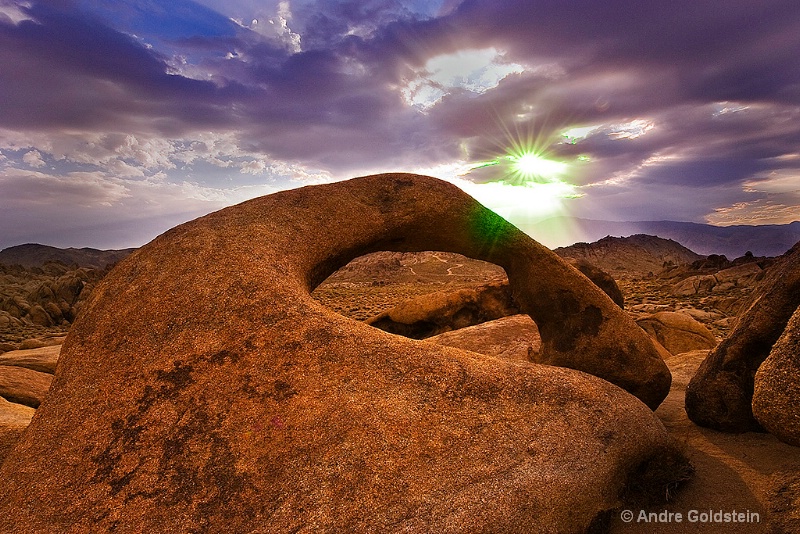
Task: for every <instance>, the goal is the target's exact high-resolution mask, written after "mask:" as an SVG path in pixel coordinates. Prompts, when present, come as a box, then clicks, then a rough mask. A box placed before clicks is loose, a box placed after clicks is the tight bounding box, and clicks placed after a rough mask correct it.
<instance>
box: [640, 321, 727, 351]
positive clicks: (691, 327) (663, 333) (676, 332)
mask: <svg viewBox="0 0 800 534" xmlns="http://www.w3.org/2000/svg"><path fill="white" fill-rule="evenodd" d="M636 324H638V325H639V326H641V327H642V328H643V329H644V331H645V332H647V333H648V334H650V335H651V336H652V337H653V338H654V339H655V340H656V341H658V342H659V343H660V344H661V345H662V346H663V347H664V348H665V349H667V350H668V351H669V352H670V353H671V354H681V353H683V352H689V351H693V350H702V349H711V348H714V347H715V346H716V345H717V340H716V339H715V338H714V334H712V333H711V331H710V330H709V329H708V328H706V327H705V326H703V324H702V323H700V322H699V321H696V320H695V319H693V318H692V317H691V316H689V315H688V314H685V313H680V312H668V311H663V312H658V313H654V314H652V315H646V316H644V317H641V318H639V319H636Z"/></svg>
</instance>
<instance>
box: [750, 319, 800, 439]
mask: <svg viewBox="0 0 800 534" xmlns="http://www.w3.org/2000/svg"><path fill="white" fill-rule="evenodd" d="M753 415H754V416H755V418H756V420H757V421H758V422H759V423H761V425H762V426H763V427H764V428H766V429H767V431H768V432H769V433H771V434H774V435H775V436H776V437H777V438H778V439H780V440H781V441H783V442H785V443H788V444H790V445H795V446H798V447H800V307H798V308H797V310H795V312H794V315H792V318H791V319H790V320H789V323H788V324H787V325H786V330H784V332H783V335H782V336H781V337H780V338H779V339H778V342H777V343H775V346H774V347H772V351H771V352H770V353H769V356H768V357H767V359H766V360H764V363H762V364H761V366H760V367H759V368H758V372H757V373H756V376H755V381H754V392H753Z"/></svg>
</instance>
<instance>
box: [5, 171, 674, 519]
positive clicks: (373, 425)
mask: <svg viewBox="0 0 800 534" xmlns="http://www.w3.org/2000/svg"><path fill="white" fill-rule="evenodd" d="M343 221H346V227H347V231H346V232H343V231H342V228H343ZM378 249H389V250H412V251H413V250H421V249H433V250H444V251H453V252H460V253H463V254H465V255H468V256H470V257H477V258H480V259H485V260H487V261H491V262H493V263H497V264H499V265H501V266H503V267H504V268H505V270H506V272H508V274H509V279H510V281H511V285H512V288H514V295H515V300H516V301H517V302H519V303H520V306H521V308H522V309H523V310H524V311H525V312H526V313H528V314H529V315H531V316H532V317H533V319H534V320H535V321H536V323H537V325H538V326H539V330H540V333H541V337H542V352H543V353H545V354H549V355H550V358H551V359H552V360H553V361H554V362H562V363H569V364H572V365H574V366H577V365H580V366H581V367H583V368H585V369H586V370H587V371H592V372H596V373H598V374H601V375H605V376H608V377H609V378H610V379H614V380H617V382H619V383H621V384H622V385H624V386H626V387H628V388H629V389H631V390H632V391H633V392H635V393H637V394H638V395H639V396H640V397H642V398H644V399H645V400H646V401H647V402H648V403H649V404H650V405H651V406H655V405H657V404H658V403H659V402H660V400H661V399H662V398H663V396H664V395H665V394H666V390H665V388H666V389H668V387H669V375H668V374H663V373H662V371H661V368H662V367H661V366H663V361H662V360H661V359H660V358H658V357H657V355H656V354H655V350H654V349H653V347H652V344H651V342H650V340H649V338H648V337H647V335H646V334H645V333H644V332H643V331H641V329H639V328H636V327H635V325H634V323H633V322H632V320H630V319H629V318H628V317H627V316H626V315H625V313H624V312H623V311H622V310H620V309H619V307H617V306H616V305H614V304H613V303H612V302H611V301H610V299H608V297H606V296H605V295H604V294H603V293H602V291H600V290H599V289H597V288H596V287H595V286H594V285H593V284H591V283H590V282H589V280H588V279H586V278H585V277H583V276H582V275H580V274H578V273H577V272H576V271H575V270H574V269H573V268H571V267H570V266H568V265H567V264H566V263H564V262H563V261H562V260H561V259H559V258H557V257H556V256H555V255H554V254H552V253H551V252H550V251H548V250H547V249H545V248H544V247H542V246H540V245H538V244H537V243H535V242H533V241H532V240H531V239H530V238H528V237H527V236H525V235H524V234H523V233H522V232H520V231H518V230H517V229H515V228H514V227H512V226H511V225H509V224H508V223H506V222H505V221H504V220H503V219H502V218H501V217H499V216H497V215H495V214H493V213H492V212H490V211H488V210H486V209H485V208H483V207H482V206H480V205H479V204H478V203H476V202H475V201H474V200H472V199H471V198H470V197H468V196H466V195H465V194H464V193H462V192H461V191H460V190H459V189H457V188H456V187H454V186H452V185H450V184H447V183H445V182H441V181H439V180H435V179H432V178H426V177H419V176H414V175H381V176H373V177H365V178H360V179H355V180H351V181H348V182H341V183H335V184H329V185H324V186H315V187H306V188H301V189H296V190H291V191H284V192H280V193H277V194H274V195H270V196H267V197H262V198H259V199H254V200H251V201H248V202H245V203H243V204H240V205H238V206H234V207H231V208H227V209H224V210H221V211H219V212H216V213H214V214H211V215H208V216H206V217H203V218H200V219H197V220H195V221H192V222H190V223H187V224H184V225H181V226H179V227H177V228H175V229H173V230H170V231H169V232H167V233H165V234H164V235H162V236H160V237H159V238H157V239H156V240H154V241H153V242H151V243H150V244H148V245H146V246H145V247H143V248H141V249H139V251H137V252H136V253H134V255H132V256H131V257H129V258H128V259H126V260H124V261H123V262H121V263H120V264H119V265H118V266H117V268H116V269H114V270H113V271H112V272H111V273H110V274H109V275H108V276H107V277H106V278H105V279H104V280H103V282H101V284H100V285H99V286H98V287H97V289H96V290H95V291H94V292H93V293H92V296H91V297H90V300H89V302H88V307H87V309H86V310H85V312H84V313H82V315H81V316H80V317H79V319H78V320H77V322H76V324H75V325H74V326H73V328H72V329H71V331H70V334H69V336H68V337H67V340H66V342H65V344H64V347H63V350H62V355H61V361H60V362H59V365H58V369H57V374H56V378H55V381H54V383H53V387H52V389H51V391H50V392H49V394H48V397H47V401H46V402H44V403H43V404H42V406H41V407H40V408H39V411H38V412H37V414H36V417H34V419H33V421H32V423H31V425H30V426H29V427H28V429H27V430H26V432H25V433H24V434H23V436H22V438H21V439H20V441H19V442H18V444H17V445H16V447H15V448H14V449H13V450H12V451H11V453H10V454H9V455H8V456H7V457H6V460H5V462H4V463H3V465H2V467H0V495H3V497H2V499H0V532H4V533H7V532H20V531H22V532H59V531H60V532H64V531H74V532H79V531H80V532H86V531H110V530H114V531H115V532H119V533H124V532H192V531H196V532H199V531H204V532H222V531H224V532H231V533H239V532H252V531H254V530H271V531H276V532H287V531H293V530H294V531H297V530H308V531H341V532H364V531H404V532H438V531H448V532H459V531H463V532H476V531H489V530H491V531H494V532H520V531H525V532H548V531H549V532H555V531H559V532H584V531H586V530H588V529H589V528H594V527H596V526H597V525H598V521H602V520H604V519H605V518H607V517H608V511H609V510H611V509H613V508H615V507H617V506H619V504H620V502H619V495H620V492H621V490H622V488H623V487H626V486H627V487H630V486H631V485H635V483H636V482H637V480H635V478H636V477H637V475H641V474H642V473H647V472H652V471H657V470H658V467H659V465H660V463H661V462H663V461H664V458H665V457H666V456H668V455H665V454H664V453H665V450H671V449H670V445H669V442H668V437H667V434H666V431H665V430H664V427H663V425H662V424H661V423H660V421H659V420H658V419H657V418H656V417H655V415H654V414H653V413H652V412H651V411H650V410H649V409H648V408H647V406H646V405H645V404H643V403H642V402H640V401H639V400H637V399H636V398H634V397H633V396H632V395H629V394H628V393H626V392H625V391H623V390H622V389H620V388H619V387H616V386H614V385H612V384H610V383H609V382H606V381H604V380H601V379H599V378H596V377H593V376H590V375H588V374H585V373H582V372H579V371H575V370H572V369H564V368H559V367H554V366H543V365H536V364H532V363H523V362H515V361H505V360H501V359H498V358H491V357H486V356H483V355H478V354H475V353H473V352H468V351H463V350H459V349H455V348H451V347H443V346H438V345H435V344H432V343H428V342H423V341H415V340H409V339H405V338H402V337H399V336H393V335H390V334H387V333H385V332H381V331H379V330H377V329H374V328H371V327H369V326H367V325H365V324H363V323H360V322H357V321H353V320H350V319H347V318H345V317H343V316H340V315H338V314H335V313H333V312H331V311H330V310H328V309H326V308H324V307H323V306H321V305H320V304H319V303H317V302H316V301H314V300H313V299H312V297H311V296H310V294H309V293H310V291H311V290H312V289H313V288H314V287H315V286H316V285H317V284H318V283H320V282H321V281H322V280H324V279H325V278H326V277H327V276H328V275H329V274H330V273H331V272H333V271H334V270H335V269H336V268H338V267H339V266H341V265H344V264H346V263H347V262H348V261H349V260H350V259H352V258H353V257H356V256H359V255H362V254H365V253H367V252H370V251H373V250H378ZM143 309H146V310H147V311H148V313H147V314H146V315H145V314H142V310H143ZM576 355H578V356H579V357H580V359H577V360H576V359H575V357H576ZM619 368H625V369H627V371H628V372H629V373H630V375H631V376H632V377H636V380H635V381H634V380H632V379H630V378H627V377H625V376H623V377H619V376H614V375H613V374H610V371H611V370H616V369H619ZM615 372H616V371H615ZM78 421H79V424H78V423H77V422H78ZM673 452H674V450H673ZM648 467H650V469H648ZM661 471H662V472H663V471H666V472H667V473H669V472H670V471H669V470H668V469H667V470H665V469H661ZM632 477H633V479H634V480H632V479H631V478H632ZM576 488H579V490H576ZM662 494H663V488H662ZM43 504H44V505H43ZM598 518H599V519H598Z"/></svg>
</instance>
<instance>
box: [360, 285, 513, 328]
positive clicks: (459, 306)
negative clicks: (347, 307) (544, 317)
mask: <svg viewBox="0 0 800 534" xmlns="http://www.w3.org/2000/svg"><path fill="white" fill-rule="evenodd" d="M518 313H520V309H519V306H518V305H517V304H516V303H515V302H514V298H513V297H512V296H511V286H510V285H509V284H508V283H507V282H505V283H503V282H494V283H490V284H485V285H482V286H478V287H474V288H465V289H459V290H458V291H439V292H436V293H430V294H428V295H422V296H421V297H417V298H415V299H411V300H407V301H405V302H402V303H400V304H399V305H397V306H395V307H394V308H392V309H391V310H388V311H385V312H383V313H381V314H378V315H376V316H375V317H372V318H370V319H367V320H366V321H365V322H366V323H367V324H368V325H370V326H374V327H375V328H380V329H381V330H384V331H386V332H391V333H392V334H399V335H401V336H405V337H410V338H413V339H425V338H427V337H431V336H435V335H438V334H441V333H443V332H449V331H451V330H458V329H459V328H465V327H467V326H471V325H476V324H479V323H483V322H486V321H491V320H494V319H499V318H501V317H506V316H508V315H514V314H518Z"/></svg>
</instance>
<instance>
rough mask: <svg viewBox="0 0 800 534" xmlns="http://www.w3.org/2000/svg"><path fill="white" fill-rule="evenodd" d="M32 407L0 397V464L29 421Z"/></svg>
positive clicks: (31, 415)
mask: <svg viewBox="0 0 800 534" xmlns="http://www.w3.org/2000/svg"><path fill="white" fill-rule="evenodd" d="M35 412H36V410H34V409H33V408H30V407H28V406H23V405H22V404H17V403H15V402H9V401H7V400H5V399H4V398H3V397H0V465H2V463H3V459H5V457H6V455H7V454H8V452H9V451H10V450H11V448H12V447H13V446H14V444H15V443H16V442H17V441H18V440H19V437H20V436H21V435H22V432H23V431H24V430H25V428H27V426H28V425H29V424H30V422H31V418H32V417H33V414H34V413H35Z"/></svg>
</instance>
